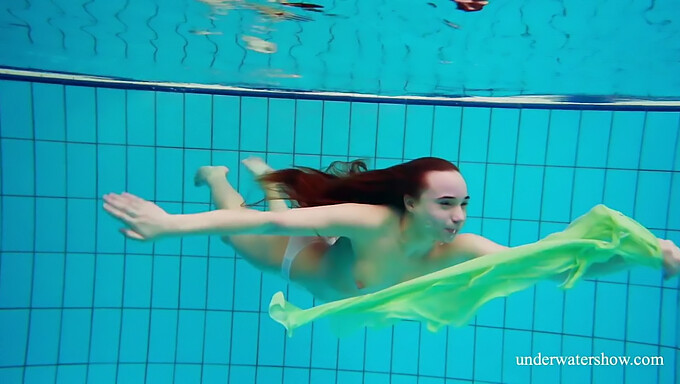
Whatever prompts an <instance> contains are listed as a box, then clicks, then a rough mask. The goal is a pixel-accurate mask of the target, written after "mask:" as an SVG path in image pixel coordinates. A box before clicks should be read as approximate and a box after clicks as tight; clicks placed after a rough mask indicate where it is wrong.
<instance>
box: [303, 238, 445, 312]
mask: <svg viewBox="0 0 680 384" xmlns="http://www.w3.org/2000/svg"><path fill="white" fill-rule="evenodd" d="M398 239H399V238H398V236H380V237H375V238H373V239H363V241H362V239H349V238H347V237H340V238H339V239H338V240H337V241H336V242H335V243H333V244H328V243H326V242H321V241H320V242H317V243H314V244H312V245H310V246H307V247H306V248H305V249H303V250H302V251H301V252H300V254H299V255H298V257H297V258H296V262H295V263H294V264H293V272H294V273H293V274H292V276H293V277H294V281H296V282H297V283H299V284H300V285H302V286H303V287H304V288H305V289H307V290H308V291H309V292H311V293H312V294H313V295H314V296H315V297H317V298H319V299H322V300H339V299H343V298H347V297H352V296H357V295H361V294H366V293H371V292H376V291H379V290H381V289H385V288H387V287H390V286H392V285H395V284H398V283H400V282H403V281H406V280H410V279H412V278H415V277H417V276H421V275H423V274H425V273H428V272H431V271H430V270H428V266H429V265H430V264H431V263H429V262H428V261H429V260H430V259H431V258H432V256H433V255H436V254H437V251H438V250H439V249H438V246H437V245H436V244H433V248H432V249H431V250H430V251H429V252H426V253H425V254H423V255H418V256H415V257H407V256H406V255H405V254H404V251H403V248H402V246H401V244H400V243H399V241H398Z"/></svg>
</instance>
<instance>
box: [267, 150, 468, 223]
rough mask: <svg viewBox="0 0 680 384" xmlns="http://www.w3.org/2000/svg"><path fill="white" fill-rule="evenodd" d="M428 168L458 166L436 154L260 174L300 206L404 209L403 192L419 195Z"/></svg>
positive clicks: (447, 168) (450, 168) (445, 169)
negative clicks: (379, 164)
mask: <svg viewBox="0 0 680 384" xmlns="http://www.w3.org/2000/svg"><path fill="white" fill-rule="evenodd" d="M429 171H456V172H460V171H459V169H458V167H456V166H455V165H453V164H452V163H451V162H449V161H447V160H444V159H440V158H437V157H422V158H419V159H416V160H411V161H409V162H406V163H403V164H399V165H395V166H392V167H389V168H385V169H376V170H371V171H369V170H368V168H367V167H366V163H365V162H364V161H362V160H354V161H351V162H343V161H336V162H333V163H332V164H331V165H330V166H329V167H328V169H326V171H325V172H322V171H318V170H316V169H313V168H307V167H295V168H289V169H282V170H279V171H274V172H271V173H268V174H265V175H262V176H259V177H258V180H260V181H264V182H268V183H273V184H274V185H277V186H278V187H277V189H279V190H280V191H281V192H283V193H284V194H285V195H286V196H287V199H289V200H291V202H292V203H293V204H294V205H295V206H298V207H315V206H320V205H333V204H342V203H361V204H373V205H385V206H389V207H393V208H395V209H397V210H398V211H399V212H402V213H403V212H404V211H405V210H406V207H405V206H404V196H405V195H409V196H413V197H415V198H417V197H419V196H420V194H421V193H422V191H423V190H424V189H425V188H426V186H425V177H424V176H425V174H426V173H427V172H429Z"/></svg>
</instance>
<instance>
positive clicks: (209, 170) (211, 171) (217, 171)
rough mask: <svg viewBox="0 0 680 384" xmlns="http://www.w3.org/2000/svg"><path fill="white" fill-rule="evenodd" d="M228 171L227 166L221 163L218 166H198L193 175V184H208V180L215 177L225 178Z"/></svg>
mask: <svg viewBox="0 0 680 384" xmlns="http://www.w3.org/2000/svg"><path fill="white" fill-rule="evenodd" d="M228 172H229V168H227V167H225V166H223V165H219V166H210V165H206V166H203V167H200V168H198V171H196V175H195V176H194V185H196V186H197V187H199V186H201V185H204V184H209V183H210V180H212V179H214V178H215V177H221V178H226V177H227V173H228Z"/></svg>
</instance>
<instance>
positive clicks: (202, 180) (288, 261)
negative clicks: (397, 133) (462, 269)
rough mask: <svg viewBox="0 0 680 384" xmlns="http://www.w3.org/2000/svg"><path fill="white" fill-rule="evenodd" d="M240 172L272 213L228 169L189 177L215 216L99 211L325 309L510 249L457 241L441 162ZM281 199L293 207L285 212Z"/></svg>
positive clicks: (448, 169)
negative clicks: (269, 276) (206, 242)
mask: <svg viewBox="0 0 680 384" xmlns="http://www.w3.org/2000/svg"><path fill="white" fill-rule="evenodd" d="M244 165H245V166H246V167H247V168H248V169H249V170H250V171H251V172H253V173H254V174H255V175H256V176H257V179H258V181H259V182H260V183H261V185H262V186H263V188H264V189H265V191H266V193H267V199H268V200H269V202H270V211H266V212H262V211H258V210H253V209H248V208H245V207H244V200H243V198H242V197H241V195H240V194H239V193H238V192H237V191H236V190H235V189H234V188H233V187H232V186H231V185H230V184H229V183H228V181H227V178H226V175H227V173H228V169H227V168H226V167H202V168H200V169H199V171H198V172H197V174H196V178H195V182H196V184H197V185H202V184H205V185H208V186H209V187H210V189H211V195H212V198H213V201H214V202H215V205H216V206H217V208H218V210H216V211H209V212H202V213H195V214H168V213H166V212H165V211H164V210H163V209H161V208H160V207H159V206H157V205H156V204H154V203H152V202H150V201H146V200H144V199H141V198H139V197H137V196H134V195H131V194H128V193H123V194H107V195H105V196H104V200H105V203H104V209H105V210H106V211H107V212H109V213H110V214H111V215H112V216H114V217H116V218H117V219H119V220H120V221H122V222H123V223H124V224H125V225H126V226H127V227H126V228H124V229H122V230H121V232H122V233H123V234H124V235H126V236H127V237H129V238H131V239H136V240H154V239H158V238H161V237H165V236H182V235H189V234H218V235H222V239H223V240H224V241H225V242H227V243H228V244H230V245H231V246H233V247H234V249H235V250H236V251H237V252H238V253H239V254H240V255H241V256H242V257H243V258H244V259H246V260H247V261H249V262H250V263H252V264H254V265H255V266H256V267H258V268H259V269H261V270H263V271H271V272H277V271H281V272H282V273H283V275H284V276H285V277H288V278H290V279H291V280H292V281H295V282H296V283H299V284H300V285H301V286H303V287H304V288H305V289H307V290H308V291H309V292H310V293H312V294H313V295H314V296H316V297H317V298H319V299H321V300H325V301H330V300H338V299H342V298H347V297H352V296H357V295H362V294H365V293H371V292H375V291H378V290H381V289H384V288H387V287H390V286H393V285H395V284H398V283H400V282H404V281H407V280H410V279H413V278H415V277H418V276H422V275H425V274H428V273H431V272H434V271H438V270H441V269H443V268H446V267H449V266H452V265H455V264H459V263H461V262H464V261H467V260H470V259H473V258H477V257H481V256H484V255H489V254H493V253H497V252H500V251H502V250H505V249H507V247H505V246H502V245H500V244H497V243H495V242H493V241H491V240H488V239H486V238H484V237H481V236H478V235H474V234H470V233H465V234H460V233H459V232H460V230H461V229H462V227H463V225H464V224H465V220H466V218H467V206H468V202H469V200H470V197H469V195H468V190H467V185H466V183H465V179H464V178H463V176H462V175H461V173H460V172H459V170H458V168H457V167H456V166H455V165H453V164H452V163H450V162H448V161H446V160H443V159H439V158H432V157H428V158H420V159H416V160H413V161H409V162H407V163H404V164H399V165H396V166H393V167H390V168H386V169H381V170H371V171H367V170H366V167H365V164H364V163H362V162H360V161H354V162H351V163H335V164H334V166H332V167H330V168H329V170H328V171H327V172H320V171H317V170H313V169H308V168H300V169H284V170H280V171H274V170H272V169H271V168H270V167H269V166H267V165H266V164H265V163H264V162H263V161H262V160H260V159H257V158H251V159H247V160H244ZM343 167H344V169H343ZM283 199H287V200H291V201H292V202H294V203H295V204H297V206H299V207H296V208H293V209H289V208H288V206H287V205H286V203H285V201H284V200H283ZM659 244H660V246H661V248H662V250H663V257H664V267H665V268H664V269H665V274H666V276H667V277H670V276H672V275H675V274H676V273H677V272H678V268H679V265H680V250H679V249H678V247H677V246H675V244H673V242H671V241H668V240H659ZM624 267H626V265H625V264H623V263H621V262H617V260H616V258H613V259H612V261H610V262H608V263H601V264H595V265H593V266H591V267H590V269H589V270H588V271H587V273H586V277H593V276H598V275H601V274H606V273H611V272H615V271H618V270H620V269H621V268H624ZM555 278H556V279H558V280H560V281H562V280H564V277H563V276H555Z"/></svg>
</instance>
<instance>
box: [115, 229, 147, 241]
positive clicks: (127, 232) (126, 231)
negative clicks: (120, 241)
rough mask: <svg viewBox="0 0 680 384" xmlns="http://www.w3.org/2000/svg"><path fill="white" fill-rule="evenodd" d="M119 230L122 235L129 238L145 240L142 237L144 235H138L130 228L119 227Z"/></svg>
mask: <svg viewBox="0 0 680 384" xmlns="http://www.w3.org/2000/svg"><path fill="white" fill-rule="evenodd" d="M120 232H121V233H122V234H123V235H125V236H127V237H129V238H131V239H135V240H146V239H145V238H144V236H142V235H140V234H139V233H137V232H135V231H133V230H132V229H130V228H121V229H120Z"/></svg>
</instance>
